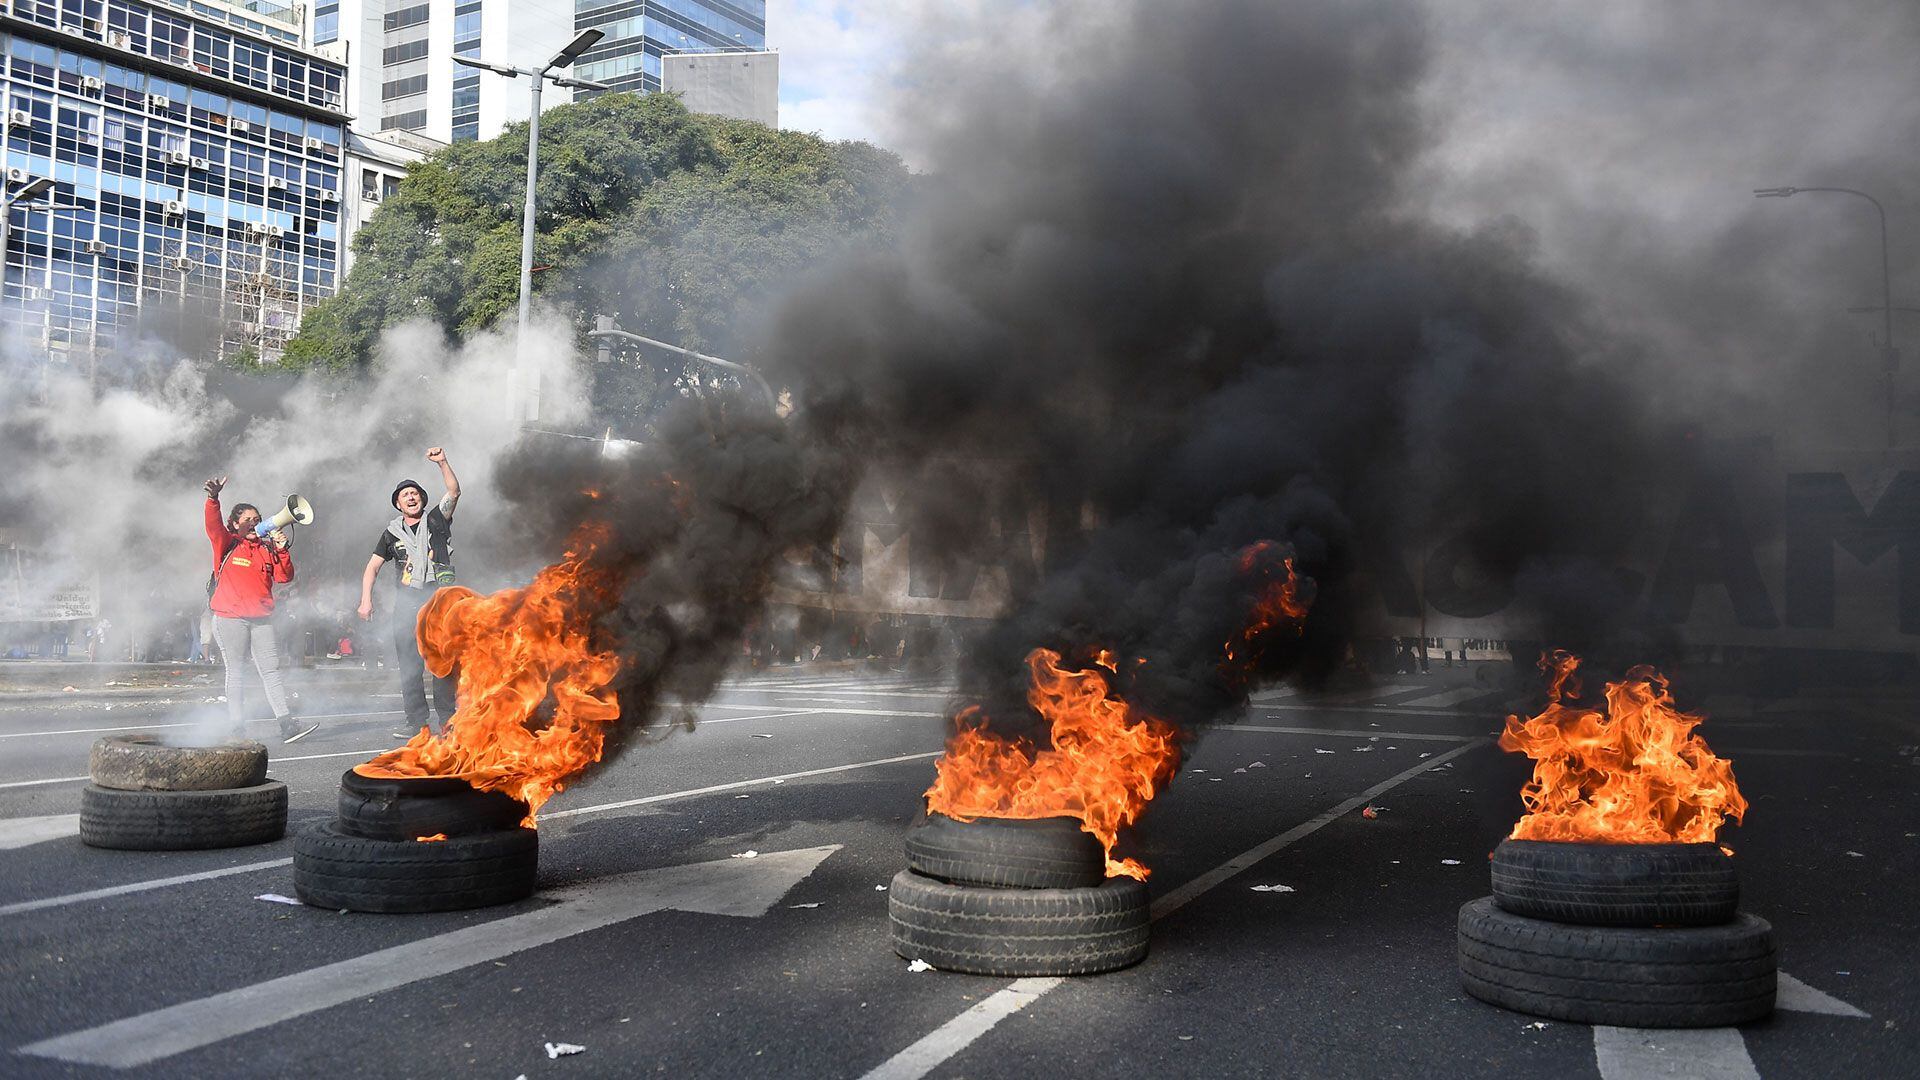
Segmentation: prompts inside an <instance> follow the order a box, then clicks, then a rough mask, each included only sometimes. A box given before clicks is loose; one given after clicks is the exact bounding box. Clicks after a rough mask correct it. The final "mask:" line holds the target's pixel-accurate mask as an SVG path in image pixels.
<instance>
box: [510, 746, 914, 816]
mask: <svg viewBox="0 0 1920 1080" xmlns="http://www.w3.org/2000/svg"><path fill="white" fill-rule="evenodd" d="M944 753H946V751H945V750H929V751H927V752H926V753H924V754H902V755H900V756H899V757H890V758H877V759H875V760H873V761H856V762H854V763H853V764H851V765H832V766H829V767H827V768H824V769H808V770H806V771H805V772H791V773H782V774H781V775H779V776H762V777H760V778H758V779H756V780H736V781H734V782H733V783H731V784H713V785H710V786H708V787H702V788H692V789H690V790H687V791H672V792H668V793H667V794H665V795H648V796H646V797H645V798H640V799H623V800H621V801H620V802H611V803H601V804H600V805H598V806H578V807H575V808H573V809H571V810H560V811H557V812H555V813H551V814H541V815H540V820H541V821H552V820H553V819H555V818H568V817H577V816H579V815H581V814H598V813H601V812H602V811H606V810H623V809H625V808H627V807H629V806H649V805H652V804H653V803H661V802H667V801H669V800H672V799H689V798H692V797H693V796H695V795H711V794H713V793H715V792H719V791H732V790H734V789H735V788H743V787H755V786H757V785H760V784H771V783H773V782H774V781H775V780H779V781H783V782H784V781H787V780H801V779H804V778H806V777H809V776H825V775H827V774H828V773H842V772H851V771H853V770H854V769H866V768H871V767H873V766H875V765H893V764H897V763H899V762H902V761H919V760H922V759H924V758H930V757H939V756H940V755H941V754H944Z"/></svg>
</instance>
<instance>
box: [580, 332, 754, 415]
mask: <svg viewBox="0 0 1920 1080" xmlns="http://www.w3.org/2000/svg"><path fill="white" fill-rule="evenodd" d="M587 336H588V337H597V338H609V337H613V338H620V339H622V340H624V341H637V342H639V343H641V344H642V345H652V346H653V347H655V348H658V349H665V350H667V351H668V352H677V353H679V354H680V355H682V356H691V357H693V358H694V359H695V360H700V361H704V362H706V363H709V364H712V365H713V366H715V367H719V368H725V369H726V370H728V371H731V372H734V373H735V374H737V375H745V376H746V377H747V378H750V379H752V380H753V381H754V382H755V383H757V384H759V386H760V392H761V393H763V394H765V395H766V396H767V406H768V407H769V408H774V409H777V408H779V405H780V399H779V397H778V396H777V395H775V394H774V392H773V387H772V386H771V385H769V384H768V382H767V380H766V379H765V378H764V377H762V376H761V374H760V372H758V371H756V370H754V368H753V366H752V365H751V364H742V363H739V362H738V361H734V360H723V359H721V358H720V357H718V356H708V355H707V354H706V353H701V352H694V351H693V350H692V349H683V348H681V347H680V346H678V345H669V344H667V343H666V342H664V341H656V340H654V339H653V338H650V337H643V336H642V335H640V334H635V333H632V332H631V331H627V330H595V331H592V332H590V333H589V334H588V335H587Z"/></svg>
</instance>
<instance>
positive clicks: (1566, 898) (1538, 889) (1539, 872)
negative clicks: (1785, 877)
mask: <svg viewBox="0 0 1920 1080" xmlns="http://www.w3.org/2000/svg"><path fill="white" fill-rule="evenodd" d="M1493 900H1494V902H1495V903H1497V904H1499V905H1500V907H1501V908H1502V909H1504V910H1506V911H1510V912H1512V913H1513V914H1515V915H1525V916H1528V917H1529V918H1534V919H1551V920H1552V921H1554V922H1563V923H1577V924H1579V925H1582V926H1718V925H1719V924H1721V923H1724V922H1728V921H1729V920H1731V919H1732V918H1733V917H1734V915H1735V913H1736V912H1738V911H1739V910H1740V875H1739V872H1738V871H1737V870H1736V869H1735V866H1734V861H1733V859H1731V858H1730V857H1728V855H1727V854H1726V853H1725V852H1723V851H1721V850H1720V847H1719V845H1717V844H1568V843H1558V842H1550V841H1540V840H1507V841H1503V842H1502V843H1501V844H1500V846H1499V847H1497V848H1495V849H1494V852H1493Z"/></svg>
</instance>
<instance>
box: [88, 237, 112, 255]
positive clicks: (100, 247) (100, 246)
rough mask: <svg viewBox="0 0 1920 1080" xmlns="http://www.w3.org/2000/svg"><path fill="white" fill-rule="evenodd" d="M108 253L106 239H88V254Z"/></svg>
mask: <svg viewBox="0 0 1920 1080" xmlns="http://www.w3.org/2000/svg"><path fill="white" fill-rule="evenodd" d="M106 253H107V245H106V242H105V241H102V240H89V241H87V254H89V255H105V254H106Z"/></svg>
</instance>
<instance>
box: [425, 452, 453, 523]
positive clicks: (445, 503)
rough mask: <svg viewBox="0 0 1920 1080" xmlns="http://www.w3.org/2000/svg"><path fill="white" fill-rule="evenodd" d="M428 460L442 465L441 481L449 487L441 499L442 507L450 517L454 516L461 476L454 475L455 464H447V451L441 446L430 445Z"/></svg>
mask: <svg viewBox="0 0 1920 1080" xmlns="http://www.w3.org/2000/svg"><path fill="white" fill-rule="evenodd" d="M427 460H428V461H431V462H433V463H434V464H435V465H438V466H440V482H441V483H442V484H445V485H446V487H447V493H446V495H444V496H442V497H441V499H440V507H441V509H442V510H443V511H445V513H446V514H447V516H448V517H452V516H453V507H454V504H456V503H458V502H459V501H460V478H459V477H457V476H455V475H453V466H452V465H449V464H447V452H446V451H445V450H443V449H441V448H440V447H438V446H433V447H429V448H428V449H427Z"/></svg>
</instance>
